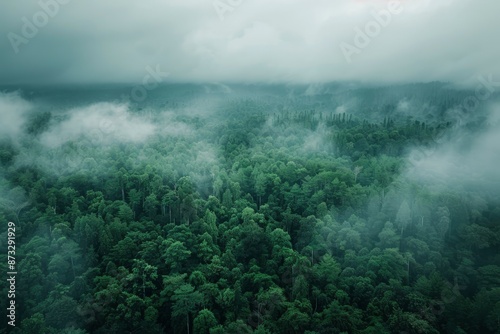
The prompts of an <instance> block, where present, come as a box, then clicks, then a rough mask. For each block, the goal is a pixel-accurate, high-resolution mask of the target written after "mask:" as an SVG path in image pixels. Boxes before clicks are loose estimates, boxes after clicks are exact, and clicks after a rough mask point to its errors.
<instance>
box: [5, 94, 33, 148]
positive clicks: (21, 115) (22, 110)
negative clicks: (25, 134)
mask: <svg viewBox="0 0 500 334" xmlns="http://www.w3.org/2000/svg"><path fill="white" fill-rule="evenodd" d="M32 107H33V106H32V105H31V103H29V102H28V101H26V100H24V99H23V98H22V97H21V95H20V94H19V93H18V92H13V93H2V92H0V139H5V138H11V139H15V138H18V136H19V135H20V134H21V133H22V131H23V125H24V122H25V116H26V114H27V112H29V111H30V110H31V109H32Z"/></svg>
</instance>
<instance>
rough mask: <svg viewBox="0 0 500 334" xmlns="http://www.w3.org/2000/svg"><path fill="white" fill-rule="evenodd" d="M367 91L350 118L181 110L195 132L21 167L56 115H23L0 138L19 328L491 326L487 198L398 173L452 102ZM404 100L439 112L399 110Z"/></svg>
mask: <svg viewBox="0 0 500 334" xmlns="http://www.w3.org/2000/svg"><path fill="white" fill-rule="evenodd" d="M413 89H414V90H413ZM434 90H440V91H441V92H442V93H443V94H444V96H445V98H440V97H439V96H438V95H436V94H437V93H435V92H434ZM377 91H378V90H377V89H375V88H374V89H373V90H370V89H367V90H363V89H361V90H360V91H359V92H358V94H360V95H359V96H358V97H359V101H360V102H359V103H360V104H359V105H358V107H359V110H356V111H353V113H338V112H335V110H336V108H337V107H339V106H340V105H341V102H342V103H343V102H345V101H343V99H344V98H345V97H343V96H338V98H339V100H338V101H337V100H335V101H333V100H331V99H330V100H326V102H325V100H322V99H324V98H325V97H321V96H318V97H317V100H314V99H313V98H311V97H303V99H302V100H301V99H299V100H298V101H297V102H291V101H289V100H286V99H285V100H280V103H278V104H276V103H271V102H269V101H267V100H266V101H267V102H266V101H259V100H248V99H236V100H234V101H229V102H226V103H223V104H222V106H221V108H220V109H221V110H220V111H219V112H214V114H213V115H211V116H210V117H198V116H192V115H189V114H186V115H184V114H182V113H181V112H178V113H177V114H176V116H175V117H177V120H180V119H182V120H183V121H185V122H187V123H188V124H190V125H191V126H192V127H193V128H195V129H196V131H194V132H193V133H190V134H189V135H186V136H179V137H175V138H174V137H172V136H169V134H165V133H164V134H161V133H160V134H156V135H154V136H152V137H151V138H149V139H148V140H146V141H144V142H142V143H135V144H132V143H131V144H127V145H122V144H119V143H114V144H111V145H109V146H106V145H102V146H100V145H90V146H89V147H87V148H85V150H87V151H86V154H88V155H86V156H85V163H82V165H80V166H79V167H78V168H76V169H69V170H68V169H62V170H53V169H47V168H45V167H44V166H41V165H40V166H36V165H33V166H23V167H19V168H18V166H17V165H15V163H14V162H15V161H16V159H17V158H19V159H21V158H20V157H19V154H20V151H22V150H26V151H27V152H31V153H33V151H30V150H31V149H32V148H30V147H29V145H35V144H36V141H37V140H38V139H37V138H38V137H40V135H42V134H43V133H44V132H45V131H47V130H48V129H50V126H51V122H52V121H53V117H52V116H51V115H50V113H44V114H40V115H38V116H34V117H32V118H30V120H29V122H28V123H27V125H26V129H25V130H26V132H27V133H28V134H29V135H28V136H27V139H26V142H25V143H23V144H22V145H25V146H26V147H17V146H15V145H14V144H13V143H11V142H9V141H2V142H0V166H1V168H2V174H1V178H0V185H1V186H2V189H3V188H6V189H9V190H8V191H5V192H4V193H3V194H1V202H0V218H1V219H0V220H2V221H14V222H16V225H17V229H18V231H19V233H18V234H17V236H18V240H17V244H18V245H19V248H18V250H17V252H18V255H19V260H18V264H17V265H18V273H19V274H18V291H17V294H18V295H17V300H18V301H19V308H18V314H17V317H18V319H19V322H18V324H19V326H18V329H17V330H16V331H15V332H16V333H126V332H127V333H128V332H135V333H138V332H139V333H140V332H143V333H195V334H196V333H200V334H215V333H220V334H222V333H231V334H232V333H262V334H270V333H283V334H292V333H297V334H299V333H309V334H313V333H314V334H320V333H321V334H322V333H339V334H340V333H359V334H375V333H377V334H378V333H381V334H384V333H416V334H420V333H471V334H483V333H499V331H500V320H499V314H500V290H499V285H500V279H499V277H500V257H499V256H498V250H499V246H500V237H499V233H500V228H499V219H500V207H499V206H498V198H495V195H491V194H490V193H488V192H482V191H481V190H478V189H469V188H467V187H454V186H453V185H445V186H442V188H440V189H438V190H436V189H435V188H433V189H432V190H431V189H430V188H428V187H426V186H424V185H422V184H421V183H419V182H418V181H415V180H414V179H410V178H406V176H405V174H404V171H405V170H406V169H407V167H408V166H407V165H408V160H407V159H406V157H407V153H408V151H409V150H410V149H411V148H413V147H421V148H431V147H433V145H435V140H436V139H438V138H439V137H440V136H442V135H444V134H445V133H446V130H447V129H449V128H450V127H451V125H452V124H451V123H450V122H451V121H450V120H447V119H446V115H444V114H443V113H442V108H448V107H451V106H452V105H453V103H455V102H457V101H460V100H459V99H458V97H457V95H456V93H455V92H452V91H448V90H446V89H445V88H443V87H441V86H440V85H439V84H437V83H432V84H429V86H425V87H420V86H416V87H413V86H411V87H406V86H403V87H399V88H394V91H391V92H390V94H389V93H388V95H387V96H386V97H379V96H378V95H377V94H376V92H377ZM408 92H411V94H409V93H408ZM345 94H346V96H349V95H350V94H351V92H346V93H345ZM426 94H427V95H426ZM391 96H392V97H391ZM406 96H407V97H408V99H412V100H418V99H419V98H422V96H431V99H435V102H436V105H438V107H436V108H437V109H436V110H434V109H432V110H430V109H429V110H428V109H425V114H424V115H418V117H417V116H415V118H413V117H401V116H398V115H397V113H396V112H395V111H394V110H395V104H394V103H395V102H394V98H395V97H397V98H401V99H403V98H406ZM311 100H314V101H315V102H314V103H313V102H311ZM330 105H332V107H331V108H330V107H329V106H330ZM316 107H317V108H316ZM134 112H139V111H138V110H135V111H134ZM423 113H424V111H423ZM420 116H422V117H420ZM422 118H426V120H424V119H422ZM73 144H74V143H73ZM73 144H71V143H67V144H65V145H67V146H68V147H66V148H67V149H71V145H73ZM20 145H21V144H20ZM45 150H46V151H47V152H45V151H44V152H43V153H44V154H47V155H49V154H51V155H52V156H53V157H54V158H57V157H58V156H57V152H55V151H52V150H50V149H45ZM207 152H208V153H207ZM64 154H66V153H64ZM68 154H69V153H68ZM16 157H17V158H16ZM4 254H5V252H4ZM5 262H6V261H3V263H5ZM4 272H5V270H4ZM4 290H5V289H4ZM4 290H3V292H2V294H3V295H6V291H4ZM2 305H3V304H2Z"/></svg>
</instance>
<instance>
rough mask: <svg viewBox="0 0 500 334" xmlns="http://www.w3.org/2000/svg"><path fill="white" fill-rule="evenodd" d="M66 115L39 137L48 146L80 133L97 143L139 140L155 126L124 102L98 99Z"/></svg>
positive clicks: (58, 144) (72, 137)
mask: <svg viewBox="0 0 500 334" xmlns="http://www.w3.org/2000/svg"><path fill="white" fill-rule="evenodd" d="M68 115H69V118H68V119H66V120H63V121H62V122H60V123H59V124H57V125H55V126H54V127H53V128H51V129H50V131H48V132H45V133H43V134H42V135H41V137H40V141H41V143H42V144H44V145H45V146H48V147H50V148H54V147H58V146H61V145H62V144H64V143H65V142H67V141H76V140H78V139H79V138H81V137H86V138H90V139H91V140H92V141H93V142H94V143H96V144H108V145H109V144H112V143H114V142H125V143H127V142H142V141H144V140H146V139H147V138H148V137H149V136H151V135H153V134H154V133H155V130H156V126H155V125H154V124H152V123H151V122H149V121H148V120H144V119H143V118H142V117H140V116H136V115H133V114H132V113H130V111H129V110H128V106H127V105H125V104H113V103H98V104H93V105H90V106H88V107H84V108H79V109H74V110H70V111H68Z"/></svg>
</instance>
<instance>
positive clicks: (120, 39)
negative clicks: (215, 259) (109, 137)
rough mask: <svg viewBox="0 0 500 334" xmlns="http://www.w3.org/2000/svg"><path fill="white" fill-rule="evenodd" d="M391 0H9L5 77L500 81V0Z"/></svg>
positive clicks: (1, 76) (1, 57)
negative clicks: (157, 74)
mask: <svg viewBox="0 0 500 334" xmlns="http://www.w3.org/2000/svg"><path fill="white" fill-rule="evenodd" d="M63 2H67V3H65V4H63ZM389 2H390V1H382V0H314V1H311V0H273V1H269V0H216V1H214V0H147V1H124V0H108V1H98V0H87V1H78V0H64V1H63V0H40V1H34V0H28V1H22V2H21V1H2V2H1V3H0V32H1V36H0V84H21V83H72V82H76V83H80V82H84V83H93V82H141V81H142V80H143V78H144V77H145V75H146V74H147V71H146V67H147V66H150V67H156V66H157V65H159V68H160V69H161V71H163V72H168V73H169V74H170V75H169V77H168V80H169V81H194V82H200V81H202V82H234V81H237V82H238V81H245V82H304V83H311V82H323V81H338V80H362V81H371V82H379V81H380V82H388V81H390V82H409V81H411V82H414V81H423V82H427V81H434V80H441V81H451V82H456V83H471V84H474V83H476V78H477V76H478V75H479V74H483V75H488V74H493V76H494V78H496V79H497V81H500V62H499V61H498V60H499V59H500V43H498V36H499V33H500V25H499V23H498V13H499V12H500V2H499V1H496V0H474V1H473V0H435V1H434V0H432V1H431V0H405V1H401V3H400V4H399V7H398V6H397V5H394V7H391V6H392V5H390V4H389ZM43 4H45V5H43ZM54 4H57V7H59V8H56V6H55V5H54ZM43 8H45V9H43ZM391 9H392V13H391ZM46 13H48V14H46ZM376 13H381V14H380V17H379V18H378V20H379V22H381V23H376V22H377V21H376V18H375V16H377V14H376ZM387 13H390V17H388V16H387ZM32 24H33V26H31V25H32ZM37 25H38V26H37ZM33 27H34V28H35V30H33ZM30 28H31V29H30ZM358 28H359V30H361V31H363V32H364V34H366V31H367V30H368V35H366V36H360V35H359V33H357V31H359V30H357V29H358ZM357 35H358V36H357ZM370 35H371V36H370ZM356 38H357V39H356ZM367 38H368V41H367V40H366V39H367ZM365 44H367V45H365Z"/></svg>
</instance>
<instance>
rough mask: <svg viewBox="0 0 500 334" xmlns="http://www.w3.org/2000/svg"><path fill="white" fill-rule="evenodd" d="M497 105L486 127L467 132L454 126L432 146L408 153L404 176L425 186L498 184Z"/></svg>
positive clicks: (499, 139)
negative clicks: (408, 165)
mask: <svg viewBox="0 0 500 334" xmlns="http://www.w3.org/2000/svg"><path fill="white" fill-rule="evenodd" d="M499 111H500V108H499V106H498V105H496V106H494V107H492V113H491V114H490V117H489V118H488V120H487V122H486V124H487V125H485V130H482V131H480V132H469V131H467V130H466V129H465V128H463V127H457V128H455V129H454V130H452V132H451V133H450V134H448V136H447V139H442V140H441V141H440V143H439V144H438V145H437V147H435V148H433V149H415V150H413V151H412V152H411V154H410V156H409V162H410V165H411V168H409V170H408V172H407V174H406V176H407V177H410V178H412V179H414V180H417V181H418V182H422V183H425V184H427V185H435V186H439V185H446V186H447V187H451V188H454V187H476V188H477V187H485V188H488V189H495V190H496V191H497V190H498V186H499V185H500V173H499V172H498V166H500V146H499V145H498V143H500V122H499V117H498V112H499Z"/></svg>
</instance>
